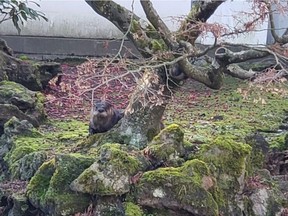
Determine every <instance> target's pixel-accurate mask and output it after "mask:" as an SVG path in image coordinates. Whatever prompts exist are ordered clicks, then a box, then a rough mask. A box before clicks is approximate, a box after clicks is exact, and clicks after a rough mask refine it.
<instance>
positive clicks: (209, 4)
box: [86, 0, 288, 148]
mask: <svg viewBox="0 0 288 216" xmlns="http://www.w3.org/2000/svg"><path fill="white" fill-rule="evenodd" d="M86 2H87V4H89V5H90V6H91V8H92V9H93V10H94V11H95V12H96V13H98V14H99V15H101V16H103V17H105V18H106V19H108V20H109V21H111V22H112V23H113V24H114V25H115V26H116V27H117V28H118V29H120V30H121V31H122V32H123V33H124V34H125V36H127V37H128V39H129V40H130V41H132V42H133V44H134V45H135V46H136V48H137V49H138V51H139V52H140V53H141V55H142V56H143V58H145V63H144V64H145V65H140V64H139V65H138V67H137V69H136V70H131V73H132V72H133V71H134V72H135V71H137V72H139V71H141V70H142V71H143V73H142V77H141V80H140V81H139V82H137V87H136V89H135V90H134V93H133V94H132V96H131V99H130V102H129V105H128V107H127V108H126V115H125V117H124V118H123V120H122V123H121V125H120V127H119V132H120V134H121V135H123V136H124V137H125V138H126V139H125V142H127V143H128V144H130V145H134V146H136V147H139V148H143V147H144V146H145V145H146V144H147V142H148V141H149V139H150V137H151V134H153V135H155V134H156V133H157V132H158V131H159V122H160V120H161V117H162V114H163V112H164V110H165V106H166V105H167V103H168V101H169V98H170V96H171V94H172V91H175V90H177V81H179V78H180V80H181V79H182V78H184V77H185V78H192V79H194V80H196V81H198V82H201V83H203V84H205V85H206V86H208V87H210V88H212V89H220V88H221V86H222V79H223V74H230V75H233V76H235V77H238V78H242V79H247V78H251V77H253V76H255V74H256V72H254V71H251V70H249V69H248V70H245V69H243V68H241V67H240V66H239V65H238V64H236V63H241V62H245V61H247V60H250V59H255V58H263V57H266V56H269V55H270V56H271V55H272V56H273V57H274V60H273V62H272V63H271V62H269V64H267V65H265V67H267V68H270V70H272V69H273V70H274V71H276V72H277V74H278V75H279V74H280V73H281V74H282V75H283V74H287V70H286V68H287V62H288V61H287V60H288V58H287V53H284V48H283V45H284V44H286V43H287V42H288V34H287V31H286V32H285V34H284V35H282V36H278V35H277V34H276V31H275V26H274V19H273V12H274V11H275V10H274V11H273V10H272V6H271V5H272V4H274V5H276V6H277V8H276V10H278V11H280V10H281V11H283V12H284V11H287V7H286V8H285V7H284V6H283V5H281V4H280V3H279V1H277V0H275V1H258V0H254V1H253V4H252V6H253V14H250V15H251V17H252V19H251V20H249V21H247V22H245V23H243V26H242V28H237V29H234V30H233V31H228V29H225V27H223V26H220V25H217V24H213V25H211V24H208V23H206V21H207V20H208V18H209V17H210V16H211V15H212V14H213V13H214V12H215V11H216V9H217V8H218V7H219V6H220V5H221V4H222V3H224V2H225V0H223V1H218V0H216V1H215V0H212V1H198V0H197V1H194V2H193V5H192V8H191V11H190V13H189V15H188V16H187V17H186V18H185V20H183V22H182V25H181V27H180V29H179V30H178V31H177V32H171V31H170V30H169V29H168V27H167V26H166V24H165V23H164V22H163V20H162V19H161V18H160V16H159V14H158V13H157V11H156V10H155V9H154V7H153V4H152V2H151V1H150V0H140V2H141V5H142V7H143V10H144V12H145V14H146V18H147V19H148V21H149V23H145V24H143V22H142V21H141V18H140V17H138V16H137V15H136V14H134V13H133V11H130V10H128V9H126V8H124V7H122V6H121V5H119V4H117V3H115V2H114V1H111V0H103V1H90V0H86ZM267 18H270V19H269V20H270V24H271V33H272V35H273V37H274V39H275V43H274V44H273V45H271V46H268V47H264V48H251V47H246V48H245V51H242V52H233V51H231V50H230V49H229V48H228V47H227V46H225V45H224V44H223V45H221V46H219V44H218V43H217V41H218V39H219V38H221V37H222V36H225V35H237V34H241V33H245V32H249V31H252V30H253V29H254V28H255V26H256V25H257V24H258V23H261V22H263V21H264V20H265V19H267ZM206 32H211V33H212V34H213V35H214V37H215V43H214V44H213V45H212V46H209V47H207V48H205V49H200V48H199V47H198V46H197V45H196V39H197V38H198V37H199V36H200V35H201V34H204V33H206ZM215 47H216V48H217V47H218V49H216V51H215V57H214V58H211V57H208V56H207V55H206V54H207V52H208V51H210V50H212V49H214V48H215ZM285 55H286V56H285ZM115 58H117V56H116V57H115ZM115 58H114V59H115ZM147 62H149V64H148V63H147ZM175 82H176V85H175ZM171 83H172V84H173V83H174V85H173V87H171ZM127 137H129V138H128V139H127Z"/></svg>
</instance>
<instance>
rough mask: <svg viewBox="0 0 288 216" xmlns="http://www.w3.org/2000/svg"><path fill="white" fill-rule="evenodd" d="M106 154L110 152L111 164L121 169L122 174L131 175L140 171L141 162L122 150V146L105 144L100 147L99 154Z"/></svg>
mask: <svg viewBox="0 0 288 216" xmlns="http://www.w3.org/2000/svg"><path fill="white" fill-rule="evenodd" d="M104 152H109V154H110V157H109V163H110V164H111V165H113V166H114V167H115V168H117V169H119V171H120V172H123V171H126V172H127V173H129V174H135V172H137V171H138V169H139V166H140V162H139V161H138V160H137V158H136V157H134V156H132V155H130V154H129V153H128V152H127V151H124V150H122V149H121V145H120V144H115V143H107V144H104V145H102V146H101V147H100V149H99V154H103V153H104Z"/></svg>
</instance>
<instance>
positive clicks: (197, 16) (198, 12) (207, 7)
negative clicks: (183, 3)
mask: <svg viewBox="0 0 288 216" xmlns="http://www.w3.org/2000/svg"><path fill="white" fill-rule="evenodd" d="M225 1H226V0H220V1H219V0H211V1H200V0H198V1H193V4H192V9H191V11H190V14H189V15H188V17H187V19H186V20H185V21H184V22H183V23H182V26H181V28H180V29H179V32H189V33H188V35H187V34H185V35H184V36H182V39H183V40H185V41H188V42H190V43H191V44H194V43H195V41H196V39H197V38H198V36H199V35H200V33H201V31H200V30H199V26H198V25H197V24H198V23H199V22H206V21H207V20H208V19H209V17H210V16H211V15H212V14H213V13H214V12H215V11H216V9H217V8H218V7H219V6H220V5H221V4H222V3H223V2H225Z"/></svg>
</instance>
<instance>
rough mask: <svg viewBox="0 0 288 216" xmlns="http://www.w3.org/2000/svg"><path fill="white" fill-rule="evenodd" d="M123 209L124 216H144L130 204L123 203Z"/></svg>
mask: <svg viewBox="0 0 288 216" xmlns="http://www.w3.org/2000/svg"><path fill="white" fill-rule="evenodd" d="M124 209H125V215H126V216H144V213H143V210H142V209H141V208H140V207H139V206H138V205H136V204H134V203H132V202H125V203H124Z"/></svg>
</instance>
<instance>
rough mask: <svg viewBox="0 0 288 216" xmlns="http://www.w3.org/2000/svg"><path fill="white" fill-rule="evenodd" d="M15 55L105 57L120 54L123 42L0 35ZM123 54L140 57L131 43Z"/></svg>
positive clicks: (124, 48)
mask: <svg viewBox="0 0 288 216" xmlns="http://www.w3.org/2000/svg"><path fill="white" fill-rule="evenodd" d="M0 38H3V39H4V40H6V42H7V44H8V46H10V47H11V48H12V49H13V51H14V52H15V53H23V54H32V55H38V56H47V55H54V56H83V57H88V56H89V57H92V56H93V57H103V56H113V55H115V54H116V53H118V51H119V48H120V44H121V40H110V39H108V40H105V39H85V38H83V39H79V38H60V37H30V36H9V35H0ZM121 54H122V55H124V56H126V57H130V58H131V57H135V55H136V56H137V57H139V56H140V54H139V52H138V51H137V50H136V48H135V47H134V46H133V44H132V43H131V42H129V41H125V42H124V47H123V49H122V51H121Z"/></svg>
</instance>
